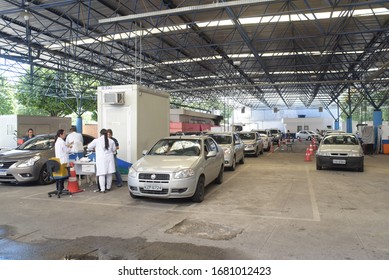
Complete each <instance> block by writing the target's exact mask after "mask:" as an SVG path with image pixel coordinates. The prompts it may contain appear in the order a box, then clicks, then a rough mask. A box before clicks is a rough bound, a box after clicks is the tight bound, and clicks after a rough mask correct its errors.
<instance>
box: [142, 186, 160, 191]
mask: <svg viewBox="0 0 389 280" xmlns="http://www.w3.org/2000/svg"><path fill="white" fill-rule="evenodd" d="M143 189H144V190H146V191H162V186H144V187H143Z"/></svg>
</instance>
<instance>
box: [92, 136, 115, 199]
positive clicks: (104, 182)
mask: <svg viewBox="0 0 389 280" xmlns="http://www.w3.org/2000/svg"><path fill="white" fill-rule="evenodd" d="M88 150H95V152H96V176H97V177H98V178H99V185H100V192H102V193H105V192H106V190H107V191H109V190H110V189H111V186H112V174H113V173H115V171H116V169H115V159H114V153H115V151H116V146H115V142H114V141H113V140H112V139H109V138H108V136H107V130H106V129H102V130H101V131H100V137H99V138H97V139H94V140H93V141H92V142H91V143H89V145H88Z"/></svg>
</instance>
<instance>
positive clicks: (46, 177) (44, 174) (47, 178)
mask: <svg viewBox="0 0 389 280" xmlns="http://www.w3.org/2000/svg"><path fill="white" fill-rule="evenodd" d="M38 183H39V184H40V185H49V184H52V183H54V178H53V177H51V175H50V172H49V171H48V170H47V166H46V164H45V165H43V167H42V169H41V172H40V173H39V179H38Z"/></svg>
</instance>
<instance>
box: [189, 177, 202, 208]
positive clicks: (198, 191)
mask: <svg viewBox="0 0 389 280" xmlns="http://www.w3.org/2000/svg"><path fill="white" fill-rule="evenodd" d="M204 191H205V180H204V177H203V176H201V177H200V178H199V180H198V181H197V185H196V191H195V193H194V195H193V196H192V201H193V202H202V201H203V200H204Z"/></svg>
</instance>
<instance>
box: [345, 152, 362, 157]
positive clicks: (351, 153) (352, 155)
mask: <svg viewBox="0 0 389 280" xmlns="http://www.w3.org/2000/svg"><path fill="white" fill-rule="evenodd" d="M348 155H349V156H350V157H361V156H363V153H361V152H358V151H351V152H349V154H348Z"/></svg>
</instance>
